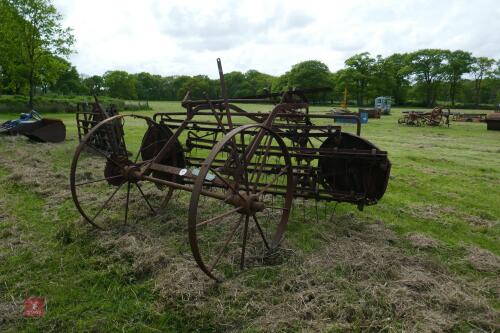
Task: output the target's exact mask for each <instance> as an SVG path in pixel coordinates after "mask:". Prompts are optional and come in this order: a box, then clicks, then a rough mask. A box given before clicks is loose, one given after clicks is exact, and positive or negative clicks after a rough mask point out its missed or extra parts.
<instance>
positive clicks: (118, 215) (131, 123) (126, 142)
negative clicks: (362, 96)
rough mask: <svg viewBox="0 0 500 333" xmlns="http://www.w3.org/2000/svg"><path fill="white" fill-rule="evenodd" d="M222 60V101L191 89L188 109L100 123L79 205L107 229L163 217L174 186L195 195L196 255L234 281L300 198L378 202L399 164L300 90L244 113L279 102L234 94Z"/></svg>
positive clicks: (79, 164) (77, 162)
mask: <svg viewBox="0 0 500 333" xmlns="http://www.w3.org/2000/svg"><path fill="white" fill-rule="evenodd" d="M218 66H219V74H220V82H221V93H222V98H220V99H209V98H208V97H207V98H206V99H202V100H192V99H191V98H190V93H189V92H188V93H187V95H186V96H185V98H184V100H183V101H182V106H183V107H184V108H185V109H186V111H183V112H162V113H157V114H155V115H154V117H153V118H149V117H146V116H142V115H138V114H133V115H114V116H110V117H106V118H105V119H104V120H102V121H100V122H98V123H92V125H93V126H91V128H88V131H87V133H86V134H85V135H84V136H83V137H82V139H81V142H80V144H79V145H78V147H77V148H76V151H75V155H74V157H73V161H72V165H71V173H70V184H71V192H72V196H73V200H74V202H75V205H76V207H77V209H78V211H79V212H80V213H81V215H82V216H83V217H84V219H85V220H86V221H88V222H89V223H90V224H92V225H93V226H95V227H97V228H101V229H108V228H112V227H116V226H118V225H122V224H127V222H128V221H129V220H130V219H131V218H134V219H136V220H137V219H139V218H140V217H142V215H143V213H145V212H146V211H149V212H152V213H158V212H159V211H160V210H162V209H164V208H165V207H166V206H167V204H168V203H169V201H170V199H171V198H172V196H173V193H174V191H179V190H182V191H187V192H190V193H191V194H190V200H189V210H188V221H187V222H188V223H187V224H188V228H187V232H188V238H189V244H190V248H191V251H192V254H193V256H194V259H195V261H196V263H197V264H198V266H199V267H200V268H201V270H202V271H203V272H204V273H205V274H206V275H208V276H209V277H210V278H212V279H215V280H222V279H223V278H224V277H227V276H229V275H231V274H232V273H233V272H235V271H237V270H239V269H243V268H244V267H248V266H251V265H253V264H255V262H257V260H258V259H256V258H262V257H263V256H265V255H266V254H269V253H272V251H273V250H275V249H276V248H277V246H278V245H279V244H280V242H281V240H282V238H283V236H284V232H285V229H286V227H287V223H288V219H289V216H290V211H291V209H292V201H293V199H294V198H299V197H300V198H304V199H313V200H324V201H336V202H347V203H351V204H354V205H357V206H358V208H359V209H362V208H363V206H365V205H373V204H376V203H377V202H378V201H379V200H380V199H381V198H382V196H383V195H384V193H385V190H386V187H387V184H388V180H389V173H390V169H391V163H390V161H389V160H388V157H387V152H385V151H382V150H380V149H379V148H377V147H376V146H375V145H373V144H372V143H370V142H369V141H367V140H365V139H363V138H361V137H360V136H359V133H360V132H359V131H360V122H359V118H358V117H357V116H338V117H348V118H352V119H354V121H356V122H357V126H358V127H357V130H358V132H357V134H358V135H354V134H350V133H346V132H342V131H341V127H340V126H335V125H331V124H329V123H326V124H325V122H327V121H328V120H331V119H332V115H331V114H327V113H310V112H309V105H308V103H307V100H306V99H305V97H304V96H303V93H301V92H300V91H287V92H284V93H281V94H280V97H279V101H278V102H277V104H275V106H274V107H273V109H272V111H270V112H247V111H245V110H243V109H242V108H241V107H240V106H239V105H241V104H240V103H259V102H261V103H263V102H269V98H262V97H261V98H254V99H228V98H227V96H226V87H225V84H224V76H223V73H222V66H221V63H220V60H218ZM237 103H238V104H237ZM101 111H102V110H101ZM96 113H100V111H99V112H96ZM88 116H92V114H89V115H88ZM98 120H99V119H94V118H89V119H87V120H85V121H90V122H97V121H98ZM314 120H316V121H319V122H323V124H318V125H315V124H313V121H314ZM82 124H83V123H82ZM89 124H90V123H89ZM181 142H182V144H181ZM172 209H173V210H175V207H172Z"/></svg>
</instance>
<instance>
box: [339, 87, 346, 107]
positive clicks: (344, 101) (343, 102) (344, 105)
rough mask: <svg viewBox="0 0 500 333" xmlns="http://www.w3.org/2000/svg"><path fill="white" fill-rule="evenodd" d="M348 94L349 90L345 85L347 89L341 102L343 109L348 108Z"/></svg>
mask: <svg viewBox="0 0 500 333" xmlns="http://www.w3.org/2000/svg"><path fill="white" fill-rule="evenodd" d="M347 95H348V91H347V87H345V89H344V100H343V101H342V102H341V103H340V107H341V108H342V109H347Z"/></svg>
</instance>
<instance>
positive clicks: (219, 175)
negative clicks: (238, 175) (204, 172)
mask: <svg viewBox="0 0 500 333" xmlns="http://www.w3.org/2000/svg"><path fill="white" fill-rule="evenodd" d="M210 171H212V172H213V173H214V174H215V175H216V176H217V177H218V178H219V179H220V180H221V181H222V182H223V183H224V184H226V185H227V187H229V188H230V189H231V190H232V191H233V192H234V193H235V194H238V195H239V196H240V197H241V198H242V199H243V200H246V199H245V198H244V197H243V196H242V195H241V194H240V192H239V191H237V190H236V189H235V188H234V186H233V185H232V184H231V183H229V181H227V180H226V179H225V178H224V177H222V176H221V174H220V173H219V172H218V171H217V170H215V169H214V168H212V167H210Z"/></svg>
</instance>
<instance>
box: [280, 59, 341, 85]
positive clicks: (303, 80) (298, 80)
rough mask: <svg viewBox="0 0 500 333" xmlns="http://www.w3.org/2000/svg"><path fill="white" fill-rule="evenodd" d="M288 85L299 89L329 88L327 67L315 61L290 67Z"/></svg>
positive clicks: (330, 83) (329, 78)
mask: <svg viewBox="0 0 500 333" xmlns="http://www.w3.org/2000/svg"><path fill="white" fill-rule="evenodd" d="M288 80H289V83H290V84H291V85H292V86H293V87H295V88H300V89H309V88H323V87H331V85H332V80H331V75H330V70H329V69H328V66H327V65H325V64H324V63H322V62H321V61H317V60H307V61H303V62H299V63H298V64H295V65H293V66H292V69H291V70H290V72H289V74H288Z"/></svg>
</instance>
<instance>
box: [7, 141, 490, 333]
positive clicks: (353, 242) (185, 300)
mask: <svg viewBox="0 0 500 333" xmlns="http://www.w3.org/2000/svg"><path fill="white" fill-rule="evenodd" d="M7 145H8V147H7V150H9V151H10V152H11V153H10V154H7V156H6V158H2V160H1V161H0V167H2V168H5V169H7V170H10V171H11V173H10V175H9V176H8V177H7V178H8V180H9V181H15V182H19V183H22V184H24V185H26V186H29V187H30V189H31V190H32V191H34V193H36V194H40V195H42V196H44V197H45V198H48V200H46V202H47V204H46V207H45V208H46V211H50V208H52V207H58V205H60V203H61V202H62V201H64V200H66V199H68V198H69V197H70V193H69V188H68V184H67V175H66V174H65V173H64V172H62V171H60V170H54V169H53V167H52V166H51V165H50V164H49V162H48V161H49V160H50V159H45V158H42V156H44V155H47V154H50V151H51V147H50V144H39V145H37V146H36V150H37V151H38V152H39V154H40V155H33V154H30V153H29V152H30V151H32V150H26V151H24V150H20V151H17V147H16V145H15V142H14V141H12V143H7ZM13 166H15V167H16V168H15V170H14V169H12V167H13ZM0 203H1V200H0ZM407 209H408V211H409V212H410V214H411V215H412V216H415V217H418V218H424V219H430V220H436V221H439V220H440V219H441V217H442V216H443V215H452V214H458V212H457V210H456V209H454V208H453V207H445V206H441V205H433V204H432V205H423V204H418V205H417V204H412V205H409V206H408V207H407ZM470 216H472V215H470ZM0 219H1V220H2V223H4V221H6V220H9V221H10V219H11V217H9V216H2V217H1V218H0ZM481 219H483V218H481ZM311 220H314V219H311ZM483 220H486V219H483ZM488 221H489V220H488ZM133 222H134V223H132V224H131V225H129V226H127V227H123V228H121V229H117V230H114V231H109V232H94V231H92V230H90V229H88V230H90V231H86V232H87V235H90V236H89V237H93V238H95V239H96V240H97V243H98V244H99V246H98V247H97V248H96V249H95V251H94V254H93V260H95V265H96V266H98V267H102V269H105V270H113V269H116V270H117V271H118V273H119V275H120V276H122V277H123V278H124V279H125V280H126V281H137V280H150V281H151V282H152V284H153V288H154V291H155V293H156V294H157V296H158V300H157V303H156V309H157V311H158V312H173V313H181V314H184V315H186V314H187V315H188V316H189V318H190V319H191V320H193V326H197V327H211V326H215V327H217V329H222V330H227V331H239V330H249V331H266V332H275V331H299V330H305V331H328V330H342V331H409V332H440V331H452V330H457V331H461V330H464V329H465V328H467V327H476V328H477V330H478V331H481V330H485V331H498V330H500V320H499V318H500V317H499V312H498V311H497V310H495V309H493V308H492V307H491V305H489V304H488V302H487V300H486V298H485V296H484V295H485V293H492V294H495V295H499V290H500V280H499V278H498V275H493V276H486V277H484V278H482V279H481V280H479V281H478V280H475V281H472V280H468V279H466V278H465V277H463V276H459V275H457V274H456V273H453V272H451V271H450V270H449V269H448V268H447V266H445V264H444V263H442V262H438V261H437V260H436V259H435V258H433V257H432V256H431V255H429V254H428V253H427V252H426V251H420V252H418V254H417V255H413V254H411V253H410V252H409V251H408V249H406V248H405V247H404V243H405V241H404V240H403V239H401V238H400V237H399V236H397V235H396V234H395V233H394V232H393V231H391V230H389V229H387V228H386V227H385V226H384V224H383V223H382V222H381V221H378V222H376V223H369V221H361V220H358V219H356V218H355V217H354V216H353V215H341V216H335V217H334V219H333V221H328V220H327V219H325V220H321V219H320V221H318V222H316V223H318V225H317V227H318V228H320V227H325V226H326V227H325V228H327V229H328V230H330V232H329V233H327V234H324V235H323V239H321V242H320V247H319V249H318V250H316V251H313V252H312V253H310V252H306V251H303V250H301V249H299V248H297V247H294V246H293V244H291V243H290V242H289V241H287V240H285V242H284V244H283V247H282V250H281V251H280V252H278V253H277V254H276V255H275V258H274V260H273V262H272V265H269V263H267V264H266V263H264V262H263V263H260V264H256V267H253V268H252V269H250V270H247V271H244V272H242V273H241V274H239V275H237V276H236V277H234V278H233V279H231V280H228V281H225V282H224V283H222V284H215V283H214V282H212V281H210V280H208V279H207V278H206V277H205V276H204V274H203V273H202V272H201V271H200V270H199V269H198V268H197V266H196V264H195V263H194V261H193V259H192V257H191V255H190V252H189V250H188V248H186V247H185V243H186V242H187V239H186V238H187V237H186V230H185V216H183V215H182V214H181V215H179V214H177V213H172V212H169V211H168V210H167V212H166V213H165V215H162V216H160V217H157V218H150V219H148V220H147V221H133ZM295 223H301V222H295ZM302 223H307V222H302ZM309 223H312V222H309ZM471 223H472V222H471ZM61 228H63V229H64V228H66V229H64V230H62V231H65V230H68V231H67V232H68V233H69V236H68V237H71V233H74V232H75V231H74V230H75V229H79V230H86V229H85V228H84V227H83V226H82V225H80V224H78V223H77V222H75V221H73V222H71V223H70V224H68V225H67V226H62V227H61ZM3 230H4V231H3V232H4V238H5V239H8V240H9V242H11V243H12V242H13V240H15V239H16V237H17V236H16V235H17V233H16V229H15V228H14V227H10V228H8V229H3ZM5 230H7V231H5ZM79 232H83V231H79ZM407 240H408V241H409V242H410V244H411V245H412V246H413V247H415V248H417V249H421V250H426V249H436V248H439V247H440V242H439V241H437V240H435V239H433V238H431V237H429V236H426V235H423V234H419V233H413V234H410V235H408V236H407ZM0 241H1V239H0ZM179 244H184V246H182V245H179ZM468 251H469V253H468V256H467V258H466V259H467V260H468V261H469V262H470V264H471V266H472V267H474V268H475V269H477V270H479V271H487V272H494V273H495V272H499V270H500V261H499V258H498V257H497V256H495V255H494V254H492V253H491V252H488V251H486V250H482V249H479V248H475V247H470V248H469V250H468ZM0 262H1V258H0ZM1 288H2V287H1V286H0V291H1ZM15 304H16V303H15V302H10V303H9V302H7V303H6V302H3V303H0V313H2V316H1V317H2V318H3V320H15V318H14V317H12V316H16V313H19V312H18V310H16V308H15ZM0 323H1V322H0Z"/></svg>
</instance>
